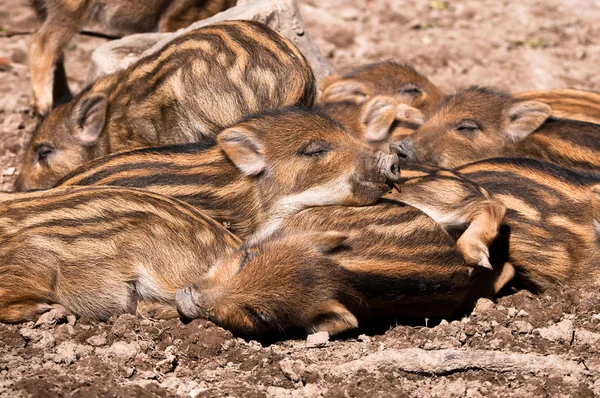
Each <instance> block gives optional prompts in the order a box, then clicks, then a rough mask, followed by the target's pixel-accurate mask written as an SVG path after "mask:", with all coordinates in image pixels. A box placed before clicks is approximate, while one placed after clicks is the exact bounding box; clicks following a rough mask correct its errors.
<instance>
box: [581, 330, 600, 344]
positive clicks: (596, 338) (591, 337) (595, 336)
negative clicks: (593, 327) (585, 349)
mask: <svg viewBox="0 0 600 398" xmlns="http://www.w3.org/2000/svg"><path fill="white" fill-rule="evenodd" d="M575 343H576V344H586V345H589V346H592V347H593V346H595V345H596V344H598V343H600V333H594V332H590V331H589V330H585V329H577V330H575Z"/></svg>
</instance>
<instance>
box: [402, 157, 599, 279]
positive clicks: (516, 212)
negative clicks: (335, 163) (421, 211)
mask: <svg viewBox="0 0 600 398" xmlns="http://www.w3.org/2000/svg"><path fill="white" fill-rule="evenodd" d="M403 167H405V168H408V166H407V165H405V166H403ZM415 167H416V168H418V166H415ZM429 170H430V171H429V174H430V177H429V178H432V179H433V181H432V182H431V184H430V185H431V186H435V179H436V178H437V177H436V173H441V172H443V171H438V172H433V171H431V170H435V169H433V168H430V169H429ZM456 172H457V173H459V174H460V175H462V177H463V178H466V179H469V180H471V181H472V182H474V183H475V184H478V185H479V186H481V187H482V188H483V189H485V190H486V191H487V192H489V194H490V195H491V196H492V197H493V198H494V199H495V200H496V201H501V202H502V203H503V204H504V206H506V216H505V219H504V225H503V226H502V227H501V229H500V236H499V238H497V239H496V240H495V241H494V242H493V243H492V245H491V248H490V262H491V264H492V265H493V267H494V269H495V271H496V273H495V274H494V275H492V274H490V273H487V271H485V270H481V271H480V270H476V271H475V272H476V274H479V275H482V274H483V276H482V278H481V281H480V282H479V284H485V285H486V286H488V287H489V286H490V283H491V284H494V283H495V282H494V281H493V280H492V281H489V280H487V279H488V277H489V276H492V277H493V278H501V279H502V281H501V282H500V283H496V287H495V288H494V290H495V291H497V290H499V289H500V288H501V287H502V285H503V284H505V283H507V282H508V281H509V280H510V279H511V278H512V276H513V275H514V277H515V278H516V280H517V281H518V282H519V283H521V284H523V285H525V286H526V287H528V288H530V289H531V290H534V291H542V290H544V289H546V288H547V287H548V286H549V285H550V284H552V283H556V282H558V283H572V284H578V283H580V282H586V281H589V280H590V279H592V280H593V279H596V280H600V257H599V254H598V253H600V250H599V249H600V247H599V239H598V231H597V228H594V227H595V226H597V225H599V224H598V221H599V220H598V216H599V215H600V214H599V213H598V212H595V210H597V209H598V195H597V192H596V188H593V189H592V188H591V187H592V186H593V184H595V183H596V181H597V179H596V178H594V177H591V176H586V175H582V174H579V173H576V172H573V171H571V170H569V169H566V168H562V167H559V166H556V165H553V164H550V163H546V162H542V161H539V160H534V159H525V158H521V159H518V158H498V159H489V160H485V161H481V162H477V163H473V164H469V165H466V166H463V167H461V168H458V169H457V170H456ZM438 186H439V187H440V188H441V189H440V192H439V193H438V194H437V195H435V196H434V195H428V196H425V195H424V196H423V197H424V198H427V199H426V202H427V201H433V200H437V201H438V202H441V203H442V204H443V203H444V202H443V200H446V199H447V198H446V196H445V195H444V192H447V191H446V190H444V189H443V188H442V184H438ZM400 187H401V188H404V185H401V186H400ZM415 202H418V198H416V199H415ZM411 204H413V205H415V206H419V204H418V203H416V204H415V203H411ZM421 207H423V206H422V205H421ZM511 269H512V270H511ZM475 276H476V277H477V275H475ZM486 280H487V281H486ZM496 282H497V281H496Z"/></svg>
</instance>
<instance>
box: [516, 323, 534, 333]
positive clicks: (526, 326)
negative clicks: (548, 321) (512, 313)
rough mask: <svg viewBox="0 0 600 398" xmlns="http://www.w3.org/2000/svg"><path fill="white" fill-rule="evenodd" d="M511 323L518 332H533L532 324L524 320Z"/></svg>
mask: <svg viewBox="0 0 600 398" xmlns="http://www.w3.org/2000/svg"><path fill="white" fill-rule="evenodd" d="M513 325H514V327H515V329H516V331H517V332H518V333H520V334H527V333H531V332H533V325H532V324H531V323H529V322H525V321H514V322H513Z"/></svg>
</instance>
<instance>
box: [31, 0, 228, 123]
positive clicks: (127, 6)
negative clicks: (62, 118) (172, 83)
mask: <svg viewBox="0 0 600 398" xmlns="http://www.w3.org/2000/svg"><path fill="white" fill-rule="evenodd" d="M32 3H34V6H35V7H36V11H38V14H39V15H40V16H43V19H44V23H43V24H42V26H41V28H40V29H39V30H38V31H37V32H36V33H35V35H34V36H33V38H32V40H31V45H30V48H29V67H30V70H31V105H32V107H33V108H34V111H37V112H38V113H40V114H42V115H43V114H46V113H47V112H48V111H49V110H50V108H51V107H52V105H53V102H55V101H56V100H58V99H61V98H60V97H61V96H62V95H70V92H69V88H68V86H67V83H66V75H65V71H64V67H63V64H62V57H63V52H64V50H65V48H66V47H67V45H68V44H69V42H70V41H71V39H72V38H73V36H75V34H77V32H78V31H79V30H80V29H81V28H82V27H83V25H84V23H85V22H86V21H87V20H94V21H96V22H100V23H102V24H103V25H104V27H105V28H106V29H107V30H108V31H110V32H112V33H115V34H118V35H127V34H131V33H138V32H152V31H157V30H158V31H160V32H173V31H176V30H177V29H181V28H184V27H186V26H188V25H190V24H191V23H192V22H194V21H197V20H200V19H204V18H208V17H210V16H212V15H215V14H216V13H218V12H220V11H223V10H225V9H227V8H229V7H232V6H233V5H235V3H236V1H235V0H150V1H143V0H116V1H115V0H33V1H32ZM55 68H56V69H55ZM57 72H58V73H57ZM53 74H54V76H53ZM55 79H57V80H56V81H55ZM61 86H62V87H61ZM53 90H54V93H53ZM53 94H54V95H53ZM53 97H54V98H53Z"/></svg>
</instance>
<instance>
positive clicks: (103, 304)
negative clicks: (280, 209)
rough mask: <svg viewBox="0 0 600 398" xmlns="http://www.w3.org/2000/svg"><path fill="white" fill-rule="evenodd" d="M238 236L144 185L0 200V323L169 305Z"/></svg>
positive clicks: (235, 243)
mask: <svg viewBox="0 0 600 398" xmlns="http://www.w3.org/2000/svg"><path fill="white" fill-rule="evenodd" d="M239 244H240V240H239V239H238V238H236V237H235V236H234V235H232V234H231V233H230V232H228V231H227V230H225V229H224V228H223V227H222V226H221V225H220V224H219V223H217V222H215V221H214V220H212V219H211V218H209V217H207V216H205V215H204V214H203V213H201V212H199V211H198V210H196V209H194V208H193V207H191V206H189V205H187V204H185V203H183V202H180V201H178V200H175V199H171V198H168V197H165V196H161V195H157V194H154V193H150V192H145V191H142V190H135V189H130V188H115V187H66V188H55V189H51V190H48V191H38V192H31V193H25V194H3V195H1V196H0V322H19V321H25V320H31V319H34V318H35V317H36V316H37V315H39V314H40V313H42V312H45V311H47V310H49V309H50V308H52V306H55V305H60V306H62V307H64V308H65V309H66V310H67V311H69V312H71V313H73V314H75V315H78V316H85V317H90V318H94V319H107V318H108V317H110V316H111V315H115V314H120V313H126V312H131V313H134V312H135V310H136V307H137V303H138V301H141V300H146V301H155V302H159V303H165V304H170V305H171V306H172V305H173V299H174V292H175V290H176V289H177V288H181V287H184V286H186V285H187V284H188V283H189V282H190V281H193V280H195V279H197V278H201V277H202V276H203V275H204V274H205V273H206V272H207V271H208V269H209V267H210V266H211V265H212V264H213V263H214V262H215V261H216V260H217V259H218V258H219V257H220V256H221V255H224V254H227V253H228V252H229V251H231V250H233V249H235V248H237V247H238V246H239Z"/></svg>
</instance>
